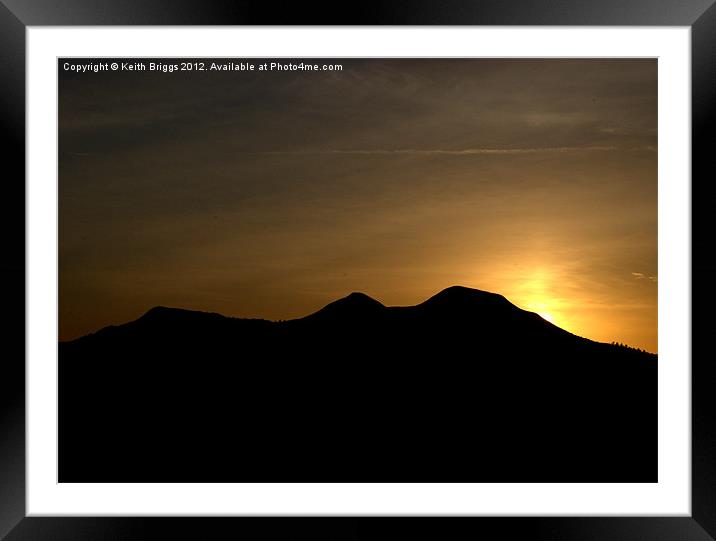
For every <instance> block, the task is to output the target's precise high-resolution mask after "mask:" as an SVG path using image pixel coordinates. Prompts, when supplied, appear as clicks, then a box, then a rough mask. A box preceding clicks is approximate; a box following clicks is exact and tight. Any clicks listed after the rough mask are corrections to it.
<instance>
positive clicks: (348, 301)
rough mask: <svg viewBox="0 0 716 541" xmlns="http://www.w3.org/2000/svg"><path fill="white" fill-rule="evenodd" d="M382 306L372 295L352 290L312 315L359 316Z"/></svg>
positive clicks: (380, 308) (382, 307)
mask: <svg viewBox="0 0 716 541" xmlns="http://www.w3.org/2000/svg"><path fill="white" fill-rule="evenodd" d="M384 308H385V306H384V305H383V304H382V303H380V302H378V301H377V300H375V299H374V298H372V297H369V296H368V295H366V294H365V293H359V292H353V293H351V294H350V295H347V296H345V297H343V298H341V299H338V300H336V301H333V302H332V303H330V304H327V305H326V306H324V307H323V308H321V309H320V310H319V311H318V312H315V313H314V314H312V315H314V316H316V315H328V314H330V315H332V316H335V315H345V316H349V317H353V316H361V315H364V314H366V313H373V312H374V311H378V310H382V309H384ZM309 317H310V316H309Z"/></svg>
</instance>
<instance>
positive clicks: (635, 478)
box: [59, 287, 657, 482]
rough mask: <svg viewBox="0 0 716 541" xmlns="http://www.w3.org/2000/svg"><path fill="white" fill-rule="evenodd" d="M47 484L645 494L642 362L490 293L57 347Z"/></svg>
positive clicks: (164, 328) (140, 328)
mask: <svg viewBox="0 0 716 541" xmlns="http://www.w3.org/2000/svg"><path fill="white" fill-rule="evenodd" d="M59 480H60V481H61V482H656V481H657V357H656V355H653V354H649V353H646V352H642V351H638V350H634V349H629V348H624V347H619V346H616V345H611V344H603V343H598V342H594V341H591V340H588V339H586V338H581V337H578V336H575V335H573V334H571V333H569V332H567V331H565V330H563V329H560V328H559V327H557V326H555V325H553V324H552V323H549V322H548V321H546V320H544V319H543V318H541V317H540V316H539V315H537V314H534V313H531V312H528V311H525V310H522V309H520V308H518V307H517V306H515V305H513V304H512V303H510V302H509V301H508V300H507V299H506V298H505V297H503V296H501V295H497V294H494V293H489V292H485V291H479V290H475V289H469V288H465V287H450V288H448V289H445V290H444V291H441V292H440V293H438V294H437V295H435V296H433V297H431V298H430V299H428V300H426V301H425V302H423V303H421V304H418V305H416V306H405V307H387V306H384V305H383V304H381V303H380V302H378V301H376V300H374V299H372V298H371V297H369V296H367V295H365V294H362V293H352V294H350V295H348V296H347V297H345V298H342V299H339V300H337V301H335V302H332V303H330V304H328V305H327V306H325V307H324V308H322V309H320V310H318V311H317V312H315V313H313V314H310V315H307V316H306V317H303V318H300V319H295V320H289V321H280V322H272V321H267V320H261V319H239V318H230V317H225V316H222V315H220V314H214V313H205V312H197V311H191V310H182V309H175V308H167V307H155V308H152V309H151V310H149V311H148V312H147V313H145V314H144V315H143V316H141V317H140V318H139V319H137V320H135V321H132V322H129V323H126V324H124V325H118V326H111V327H107V328H104V329H101V330H99V331H98V332H96V333H93V334H90V335H87V336H84V337H82V338H79V339H77V340H73V341H71V342H62V343H60V344H59Z"/></svg>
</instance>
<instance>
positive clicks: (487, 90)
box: [59, 59, 658, 352]
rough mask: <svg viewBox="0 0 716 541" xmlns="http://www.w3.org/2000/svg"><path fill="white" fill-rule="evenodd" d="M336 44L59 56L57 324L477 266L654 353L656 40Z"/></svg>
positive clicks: (550, 310)
mask: <svg viewBox="0 0 716 541" xmlns="http://www.w3.org/2000/svg"><path fill="white" fill-rule="evenodd" d="M256 62H260V61H256ZM319 63H321V62H320V61H319ZM331 63H342V64H343V71H341V72H325V73H324V72H319V73H315V72H314V73H300V72H298V73H297V72H281V73H258V72H250V73H235V72H229V73H211V74H209V73H196V72H175V73H172V74H162V73H147V72H134V73H112V72H109V73H97V74H95V73H88V74H77V73H69V72H63V71H62V70H60V79H59V107H60V124H59V137H60V139H59V141H60V149H59V150H60V163H59V198H60V208H59V210H60V237H59V272H60V274H59V280H60V281H59V287H60V299H59V300H60V339H61V340H65V339H71V338H75V337H77V336H80V335H83V334H86V333H88V332H92V331H95V330H97V329H98V328H101V327H103V326H106V325H109V324H117V323H122V322H125V321H129V320H131V319H134V318H136V317H138V316H139V315H141V314H142V313H143V312H145V311H146V310H147V309H148V308H150V307H152V306H155V305H166V306H176V307H184V308H190V309H197V310H206V311H215V312H220V313H223V314H225V315H231V316H239V317H261V318H268V319H289V318H294V317H300V316H303V315H306V314H308V313H310V312H312V311H314V310H316V309H318V308H320V307H321V306H323V305H325V304H326V303H328V302H330V301H332V300H335V299H337V298H339V297H341V296H345V295H347V294H348V293H350V292H352V291H362V292H364V293H367V294H368V295H370V296H372V297H374V298H376V299H377V300H379V301H381V302H383V303H384V304H386V305H412V304H416V303H419V302H422V301H423V300H425V299H426V298H428V297H429V296H431V295H433V294H435V293H437V292H438V291H440V290H441V289H444V288H445V287H448V286H451V285H464V286H468V287H475V288H478V289H484V290H488V291H492V292H496V293H501V294H503V295H505V296H506V297H507V298H508V299H509V300H511V301H512V302H513V303H515V304H516V305H518V306H520V307H522V308H525V309H528V310H531V311H534V312H537V313H540V314H541V315H543V317H545V318H546V319H549V320H550V321H552V322H553V323H555V324H556V325H558V326H561V327H563V328H565V329H567V330H569V331H571V332H574V333H576V334H579V335H581V336H585V337H588V338H591V339H594V340H599V341H613V340H616V341H619V342H624V343H627V344H629V345H632V346H635V347H641V348H645V349H647V350H649V351H653V352H656V351H657V288H658V273H657V151H656V149H657V63H656V60H644V59H640V60H628V59H626V60H507V59H504V60H484V59H475V60H331Z"/></svg>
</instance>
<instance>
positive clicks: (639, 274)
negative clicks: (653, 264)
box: [631, 272, 659, 283]
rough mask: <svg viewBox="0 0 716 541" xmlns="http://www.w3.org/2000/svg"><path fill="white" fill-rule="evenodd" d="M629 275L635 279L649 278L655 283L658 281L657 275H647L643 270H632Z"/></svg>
mask: <svg viewBox="0 0 716 541" xmlns="http://www.w3.org/2000/svg"><path fill="white" fill-rule="evenodd" d="M631 275H632V276H633V277H634V279H636V280H649V281H650V282H654V283H657V282H658V281H659V278H658V277H657V276H647V275H646V274H644V273H643V272H632V273H631Z"/></svg>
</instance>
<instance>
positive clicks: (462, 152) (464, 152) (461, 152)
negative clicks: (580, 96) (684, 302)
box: [250, 146, 656, 156]
mask: <svg viewBox="0 0 716 541" xmlns="http://www.w3.org/2000/svg"><path fill="white" fill-rule="evenodd" d="M618 150H630V151H635V150H636V151H639V150H644V151H649V152H656V148H655V147H653V146H645V147H634V148H629V149H620V148H619V147H615V146H589V147H542V148H463V149H456V150H448V149H416V148H399V149H319V150H267V151H259V152H250V154H271V155H279V154H280V155H297V156H304V155H327V154H353V155H387V156H389V155H394V154H410V155H418V156H433V155H446V156H469V155H480V154H543V153H544V154H547V153H550V154H551V153H566V152H614V151H618Z"/></svg>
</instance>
